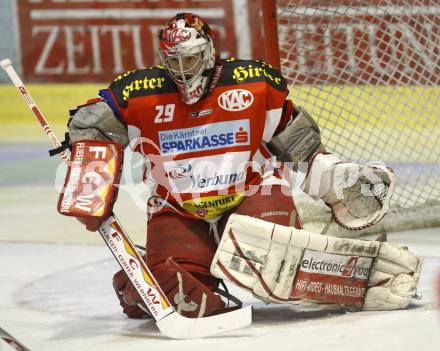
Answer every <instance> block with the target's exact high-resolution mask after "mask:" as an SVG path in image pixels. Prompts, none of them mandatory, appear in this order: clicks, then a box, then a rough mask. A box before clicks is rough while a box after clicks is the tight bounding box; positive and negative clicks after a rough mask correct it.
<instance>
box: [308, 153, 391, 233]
mask: <svg viewBox="0 0 440 351" xmlns="http://www.w3.org/2000/svg"><path fill="white" fill-rule="evenodd" d="M302 188H303V190H304V191H305V192H306V193H307V194H309V195H310V196H311V197H312V198H314V199H315V200H318V199H322V200H323V201H324V202H325V203H326V204H327V206H329V207H330V208H331V210H332V213H333V218H334V219H335V221H336V222H337V223H338V224H339V225H341V226H342V227H344V228H346V229H350V230H360V229H364V228H367V227H370V226H372V225H374V224H376V223H377V222H379V221H380V220H381V219H382V218H383V217H384V216H385V214H386V213H387V212H388V210H389V207H390V200H391V196H392V195H393V190H394V174H393V172H392V171H391V170H390V169H388V168H387V167H385V166H383V165H360V164H357V163H352V162H341V161H340V160H339V159H338V158H337V157H335V156H334V155H332V154H323V153H318V154H316V155H315V156H314V158H313V160H312V161H311V166H310V168H309V171H308V173H307V176H306V178H305V181H304V183H303V186H302Z"/></svg>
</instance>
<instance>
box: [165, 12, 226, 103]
mask: <svg viewBox="0 0 440 351" xmlns="http://www.w3.org/2000/svg"><path fill="white" fill-rule="evenodd" d="M159 39H160V46H159V56H160V60H161V62H162V65H163V66H164V67H165V69H166V70H167V71H168V73H169V75H170V76H171V78H172V79H173V81H174V82H175V83H176V85H177V87H178V90H179V92H180V94H181V96H182V100H183V102H185V103H186V104H188V105H190V104H194V103H196V102H197V101H199V100H200V98H201V97H202V96H203V95H204V94H205V93H206V92H207V90H208V86H209V84H208V83H209V81H210V78H211V76H212V72H213V68H214V65H215V60H216V55H217V50H216V48H215V45H214V42H213V34H212V32H211V29H210V28H209V26H208V25H207V24H206V23H205V22H204V21H203V20H202V19H201V18H200V17H198V16H196V15H194V14H191V13H179V14H177V15H176V16H175V17H174V18H172V19H171V20H170V21H169V22H168V23H167V25H166V27H165V28H164V29H163V30H162V31H161V32H160V36H159Z"/></svg>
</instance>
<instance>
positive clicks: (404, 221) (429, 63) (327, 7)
mask: <svg viewBox="0 0 440 351" xmlns="http://www.w3.org/2000/svg"><path fill="white" fill-rule="evenodd" d="M262 2H263V3H262V4H261V12H262V14H263V17H264V20H263V21H262V22H263V25H264V30H263V31H264V37H265V45H266V49H265V52H266V59H267V60H268V61H269V62H270V63H272V64H273V65H275V66H280V67H281V70H282V72H283V75H284V76H285V77H286V78H287V79H288V81H289V84H290V96H291V98H292V100H293V101H294V102H295V103H296V104H298V105H303V106H304V107H305V108H306V109H307V110H308V111H309V112H310V113H311V114H312V116H314V118H315V119H316V120H317V122H318V124H319V126H320V128H321V131H322V139H323V142H324V144H325V145H326V147H327V148H328V149H329V150H331V151H333V152H334V153H336V154H338V155H339V156H340V157H342V158H344V159H349V160H353V161H357V162H367V161H370V160H374V161H383V162H385V163H386V164H387V165H388V166H391V167H392V168H393V169H394V170H395V173H396V178H397V185H396V191H395V195H394V197H393V200H392V210H391V212H390V213H389V215H387V216H386V217H385V220H384V221H383V222H382V224H381V225H379V226H378V227H379V229H377V228H376V230H381V229H383V227H384V226H385V229H387V230H392V229H409V228H415V227H426V226H434V225H440V216H439V215H438V214H439V213H440V87H439V83H440V3H439V2H438V1H436V0H363V1H359V0H334V1H324V0H278V1H277V0H263V1H262ZM271 9H272V10H271ZM275 28H276V34H274V33H273V32H274V29H275ZM278 55H279V59H278V58H277V56H278ZM277 60H278V61H277ZM305 201H306V200H305ZM306 203H308V202H306ZM300 207H304V208H306V211H305V212H304V213H303V219H304V220H305V221H306V222H307V221H309V222H315V223H316V222H317V221H318V222H319V221H322V222H325V221H327V220H328V215H327V214H326V213H325V212H322V211H321V209H324V207H320V205H313V204H312V203H310V206H300Z"/></svg>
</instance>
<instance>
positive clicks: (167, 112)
mask: <svg viewBox="0 0 440 351" xmlns="http://www.w3.org/2000/svg"><path fill="white" fill-rule="evenodd" d="M175 107H176V105H175V104H167V105H157V106H156V111H157V114H156V117H155V118H154V123H164V122H171V121H172V120H173V117H174V108H175Z"/></svg>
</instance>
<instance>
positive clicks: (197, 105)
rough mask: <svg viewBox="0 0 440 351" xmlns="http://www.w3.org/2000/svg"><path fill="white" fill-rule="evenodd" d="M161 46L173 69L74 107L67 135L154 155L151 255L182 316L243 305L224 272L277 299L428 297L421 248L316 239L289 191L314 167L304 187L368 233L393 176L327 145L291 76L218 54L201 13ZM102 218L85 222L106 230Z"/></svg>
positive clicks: (379, 302)
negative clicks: (292, 88) (294, 97)
mask: <svg viewBox="0 0 440 351" xmlns="http://www.w3.org/2000/svg"><path fill="white" fill-rule="evenodd" d="M159 43H160V46H159V54H160V58H161V62H162V65H161V66H155V67H149V68H145V69H139V70H133V71H129V72H126V73H124V74H121V75H120V76H118V77H117V78H116V79H115V80H114V81H113V82H112V83H111V84H110V86H109V87H108V88H106V89H103V90H100V91H99V99H95V100H91V101H89V102H88V103H87V104H86V105H83V106H80V107H79V108H78V109H77V110H76V111H75V112H74V114H73V118H72V119H71V121H70V123H69V134H70V139H71V142H72V143H75V142H80V141H84V140H100V141H111V142H115V143H118V144H120V145H121V146H122V147H127V145H129V144H130V146H128V147H130V148H132V149H133V150H135V151H136V152H139V153H141V154H142V155H143V156H144V159H145V164H146V172H145V179H146V180H148V184H150V187H151V191H152V196H151V198H150V199H148V230H147V241H146V242H147V245H146V253H145V260H146V262H147V264H148V266H149V267H150V268H151V270H152V272H153V274H154V275H155V277H156V279H157V280H158V282H159V284H160V286H161V287H162V289H163V290H164V292H165V293H166V295H167V296H168V298H169V300H170V301H171V302H172V303H173V304H174V306H175V308H176V309H177V311H178V312H180V313H181V314H183V315H185V316H188V317H194V318H197V317H202V316H209V315H213V314H218V313H222V312H225V311H226V310H228V309H230V308H238V307H239V306H240V303H239V302H238V301H237V300H236V299H234V298H233V297H231V296H229V295H228V293H227V292H224V291H223V290H224V289H220V287H219V286H220V285H221V281H222V280H229V281H231V282H234V283H235V284H237V285H238V286H241V287H243V288H244V289H247V290H250V291H252V292H253V293H254V295H255V296H257V297H258V298H261V299H263V300H264V301H267V302H277V303H280V302H287V303H298V302H300V301H313V302H317V303H333V304H341V305H346V306H353V307H356V308H364V309H396V308H404V307H406V306H407V305H408V304H409V302H410V301H411V298H412V297H414V296H415V294H416V287H417V282H418V279H419V274H420V267H421V262H420V259H419V258H418V257H417V256H415V255H414V254H412V253H410V252H409V251H408V250H407V249H406V248H404V247H401V246H395V245H391V244H387V243H379V242H370V241H360V240H351V239H337V238H332V237H328V236H320V235H317V234H313V233H308V232H306V231H304V230H302V229H301V221H300V218H299V217H298V215H297V211H296V208H295V204H294V199H293V198H292V195H291V188H292V186H293V182H294V176H295V174H296V172H297V171H301V170H303V171H304V172H305V173H306V174H305V177H304V181H303V182H302V183H301V188H302V189H303V190H304V191H305V192H306V193H308V194H309V195H310V196H312V197H313V198H314V199H316V200H322V201H324V202H325V203H326V204H327V205H328V206H329V207H330V208H331V209H332V212H333V216H334V218H335V220H336V221H337V222H338V223H339V224H341V225H342V226H344V227H345V228H349V229H359V228H364V227H367V226H370V225H373V224H375V223H377V222H378V221H379V220H380V219H381V218H382V217H383V216H384V215H385V214H386V212H387V210H388V207H389V202H390V198H391V195H392V191H393V184H394V183H393V182H394V175H393V172H392V171H391V170H389V169H388V168H386V167H385V166H383V165H373V166H371V165H369V166H366V165H358V164H356V163H352V162H343V161H341V160H340V159H338V157H337V156H336V155H333V154H331V153H329V152H328V151H326V149H325V147H324V146H323V143H322V141H321V137H320V130H319V128H318V125H317V124H316V122H315V121H314V120H313V117H312V116H310V115H309V114H308V113H307V111H306V109H305V108H302V107H300V106H297V105H295V104H294V103H293V102H292V101H291V100H289V99H288V97H287V96H288V93H289V92H288V89H287V85H286V81H285V79H284V78H283V77H282V75H281V74H280V72H279V71H278V70H277V69H275V68H274V67H272V66H271V65H270V64H268V63H266V62H263V61H259V60H241V59H236V58H228V59H220V58H219V48H218V46H217V42H216V39H215V35H214V33H213V32H212V31H211V29H210V28H209V26H208V24H207V23H206V22H205V21H203V20H202V19H201V18H200V17H198V16H196V15H193V14H190V13H181V14H177V15H176V16H175V17H174V18H172V19H171V20H170V21H169V22H168V23H167V24H166V25H165V26H164V28H163V30H162V31H161V33H160V38H159ZM100 220H102V219H97V218H89V219H87V220H84V219H83V222H85V223H86V224H87V227H88V229H91V230H96V229H97V227H98V226H99V223H100ZM114 287H115V290H116V292H117V296H118V298H119V300H120V302H121V305H122V307H123V309H124V312H125V313H126V314H127V315H129V316H131V317H145V316H146V315H147V313H146V312H145V308H143V306H142V304H141V303H140V299H139V298H138V296H137V295H136V293H135V291H134V289H133V287H132V286H131V285H130V284H129V283H128V282H127V279H126V278H125V276H124V275H123V274H122V273H118V274H116V275H115V278H114ZM221 295H223V296H228V297H229V298H230V299H232V300H233V301H236V305H237V306H235V307H227V304H226V303H225V299H224V298H222V297H221Z"/></svg>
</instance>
